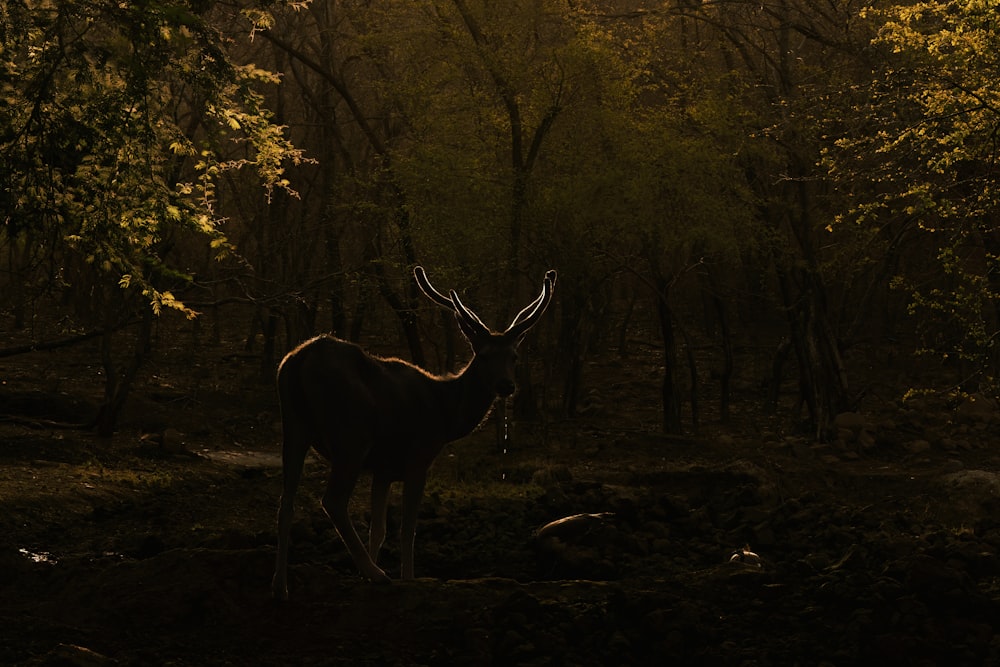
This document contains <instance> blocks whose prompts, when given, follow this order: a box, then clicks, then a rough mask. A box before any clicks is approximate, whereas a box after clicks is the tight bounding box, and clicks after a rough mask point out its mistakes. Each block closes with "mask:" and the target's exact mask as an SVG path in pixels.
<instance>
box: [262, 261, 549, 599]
mask: <svg viewBox="0 0 1000 667" xmlns="http://www.w3.org/2000/svg"><path fill="white" fill-rule="evenodd" d="M413 276H414V278H415V279H416V283H417V286H418V287H419V288H420V291H421V292H423V294H424V295H425V296H427V297H428V298H429V299H430V300H431V301H433V302H434V303H436V304H437V305H439V306H441V307H442V308H446V309H448V310H450V311H451V312H453V313H454V315H455V319H456V320H457V321H458V327H459V329H460V331H461V332H462V334H463V335H464V336H465V338H466V340H467V341H468V342H469V344H470V345H471V346H472V352H473V356H472V359H471V360H470V361H469V362H468V364H467V365H466V366H465V367H464V368H463V369H462V370H461V371H459V372H458V373H456V374H448V375H435V374H432V373H430V372H429V371H427V370H424V369H423V368H420V367H419V366H416V365H415V364H412V363H410V362H407V361H404V360H401V359H396V358H380V357H377V356H374V355H371V354H368V353H367V352H365V351H364V350H362V348H361V347H360V346H358V345H356V344H354V343H350V342H347V341H343V340H340V339H339V338H336V337H335V336H332V335H329V334H325V335H320V336H317V337H315V338H311V339H309V340H307V341H305V342H303V343H302V344H300V345H299V346H298V347H296V348H295V349H293V350H292V351H291V352H289V353H288V354H287V355H285V357H284V358H283V359H282V361H281V363H280V364H279V366H278V373H277V388H278V399H279V403H280V406H281V424H282V440H283V442H282V451H281V458H282V493H281V499H280V500H279V503H278V520H277V531H278V550H277V559H276V563H275V570H274V578H273V579H272V581H271V592H272V595H273V597H274V598H276V599H277V600H287V599H288V551H289V545H290V538H291V529H292V516H293V504H294V501H295V493H296V489H297V488H298V485H299V480H300V478H301V476H302V471H303V467H304V464H305V459H306V455H307V454H308V452H309V450H310V448H315V450H316V451H317V452H318V453H319V455H320V456H321V457H322V458H323V459H325V460H326V462H327V464H328V467H329V473H328V477H327V483H326V490H325V492H324V494H323V498H322V502H321V504H322V506H323V509H324V511H325V512H326V514H327V515H328V516H329V517H330V519H331V520H332V521H333V525H334V527H335V528H336V530H337V533H338V534H339V535H340V538H341V541H342V542H343V543H344V545H345V546H346V547H347V551H348V552H349V553H350V556H351V558H352V559H353V561H354V565H355V567H357V569H358V570H359V572H360V573H361V575H362V576H363V577H365V578H366V579H368V580H371V581H373V582H388V581H389V580H390V579H389V576H388V575H387V574H386V573H385V571H384V570H383V569H382V568H380V567H379V566H378V565H377V562H378V554H379V551H380V549H381V548H382V544H383V542H384V540H385V532H386V511H387V509H388V500H389V491H390V487H391V485H392V484H393V483H395V482H401V483H402V485H403V491H402V518H401V521H400V555H401V566H400V578H402V579H413V577H414V566H413V551H414V538H415V534H416V524H417V511H418V509H419V506H420V502H421V500H422V498H423V494H424V487H425V485H426V482H427V473H428V470H429V468H430V467H431V464H432V463H433V462H434V459H435V458H436V457H437V456H438V454H440V453H441V450H442V449H443V448H444V446H445V445H447V444H448V443H450V442H454V441H455V440H458V439H460V438H463V437H465V436H466V435H468V434H469V433H471V432H472V431H473V430H475V429H476V428H477V427H478V426H479V425H480V424H481V423H482V422H483V421H484V420H485V419H486V417H487V415H488V414H489V412H490V409H491V407H492V406H493V404H494V403H495V402H496V401H497V398H498V397H500V398H506V397H509V396H511V395H512V394H513V393H514V391H515V389H516V387H515V383H514V366H515V362H516V360H517V348H518V345H519V344H520V343H521V341H522V340H523V338H524V336H525V334H526V333H527V332H528V330H529V329H531V328H532V327H533V326H534V325H535V324H536V323H537V322H538V320H539V318H540V317H541V316H542V313H544V312H545V309H546V308H547V307H548V305H549V302H550V301H552V294H553V289H554V287H555V283H556V272H555V271H553V270H550V271H548V272H547V273H546V274H545V277H544V280H543V281H542V291H541V293H540V294H539V295H538V296H537V297H536V298H535V299H534V300H533V301H532V302H531V303H529V304H528V305H527V306H525V307H524V309H523V310H521V311H520V312H519V313H518V314H517V315H516V316H515V317H514V319H513V320H512V321H511V323H510V325H508V327H507V328H506V329H505V330H504V331H503V332H502V333H500V332H495V331H492V330H491V329H490V328H489V327H487V326H486V325H485V324H483V321H482V320H481V319H480V318H479V316H478V315H476V314H475V313H474V312H472V310H470V309H469V308H468V307H466V306H465V305H464V304H463V303H462V301H461V300H460V299H459V297H458V293H457V292H456V291H455V290H450V291H449V293H448V295H447V296H446V295H444V294H442V293H441V292H439V291H438V290H437V289H435V288H434V287H433V286H432V285H431V283H430V281H429V280H428V279H427V274H426V272H425V271H424V269H423V268H422V267H420V266H417V267H415V268H414V270H413ZM364 471H369V472H370V473H371V477H372V484H371V522H370V525H369V534H368V544H367V546H366V545H365V544H364V543H363V542H362V541H361V538H360V537H359V536H358V533H357V531H356V530H355V528H354V524H353V523H352V521H351V518H350V515H349V512H348V503H349V501H350V499H351V496H352V495H353V492H354V487H355V485H356V484H357V481H358V478H359V477H360V475H361V473H362V472H364Z"/></svg>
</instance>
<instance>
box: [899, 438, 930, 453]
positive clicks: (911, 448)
mask: <svg viewBox="0 0 1000 667" xmlns="http://www.w3.org/2000/svg"><path fill="white" fill-rule="evenodd" d="M903 447H904V448H905V449H906V451H908V452H910V453H911V454H919V453H921V452H926V451H930V448H931V443H929V442H927V441H926V440H910V441H909V442H907V443H906V444H904V445H903Z"/></svg>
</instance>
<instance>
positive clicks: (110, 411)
mask: <svg viewBox="0 0 1000 667" xmlns="http://www.w3.org/2000/svg"><path fill="white" fill-rule="evenodd" d="M215 20H225V21H232V20H235V17H232V16H228V15H225V14H216V13H214V12H213V11H211V9H210V6H209V5H206V4H205V3H201V2H171V3H162V2H161V3H150V2H141V3H119V2H110V1H107V0H71V1H68V2H58V3H56V2H48V1H45V0H39V1H29V0H25V1H23V2H15V3H8V4H7V5H6V6H5V9H4V10H3V12H2V13H0V37H2V38H3V39H2V41H3V44H4V49H3V51H2V52H0V54H2V57H0V105H2V109H3V113H2V114H0V157H2V164H3V165H4V168H3V171H2V173H0V184H2V189H3V192H4V196H3V199H2V201H0V206H2V211H0V218H2V220H3V228H2V229H0V243H2V245H3V246H4V250H5V253H6V255H7V257H8V260H9V262H10V264H11V265H12V267H13V271H12V274H13V278H12V280H11V282H10V283H9V284H8V285H7V289H8V290H9V292H10V293H11V294H12V296H13V297H14V300H15V305H14V309H15V315H14V317H15V323H16V324H21V323H23V317H20V316H19V315H18V314H17V312H18V310H19V309H20V308H23V307H24V306H25V304H26V302H27V301H28V300H29V299H32V298H36V295H35V294H29V293H28V290H27V287H26V286H27V285H28V284H32V285H34V286H35V288H36V289H37V290H40V291H41V292H48V293H51V292H67V293H70V294H72V296H73V297H74V298H76V299H78V300H80V301H81V303H80V307H79V309H78V310H79V312H80V313H82V314H84V318H83V319H84V320H85V323H87V324H90V325H92V326H98V327H100V328H101V330H102V331H103V336H104V342H103V345H102V349H103V350H104V352H103V353H102V356H103V358H104V364H105V370H106V373H105V377H106V386H105V400H104V404H103V406H102V408H101V412H100V414H99V415H98V417H97V419H96V426H97V428H98V430H99V432H101V433H102V434H109V433H110V432H111V431H112V430H113V428H114V424H115V422H116V419H117V415H118V413H119V411H120V410H121V407H122V405H123V404H124V401H125V398H126V396H127V395H128V390H129V387H130V385H131V382H132V380H133V378H134V377H135V374H136V371H137V369H138V365H139V364H140V363H141V361H142V359H143V357H144V355H145V353H146V351H147V350H148V347H149V331H150V318H151V316H154V315H159V314H160V313H161V312H162V311H163V310H164V309H175V310H178V311H180V312H182V313H184V314H185V315H187V316H188V317H194V316H195V315H196V313H195V311H194V310H193V309H191V308H189V307H187V306H185V305H184V303H183V301H182V299H180V298H178V296H177V295H176V294H175V293H176V292H177V290H179V289H184V287H185V286H187V285H189V284H190V283H191V281H192V277H191V276H190V275H189V274H187V273H185V272H184V271H181V270H179V269H178V267H177V266H176V265H174V264H172V262H171V260H172V252H173V251H174V249H175V248H176V247H178V245H180V244H182V242H183V241H184V239H186V238H188V237H190V236H192V235H195V236H198V237H200V238H202V239H203V240H204V242H205V243H207V244H208V245H209V246H210V247H211V249H212V250H213V252H214V253H215V255H216V257H219V258H222V257H225V256H226V253H228V252H230V251H231V250H232V247H231V244H230V243H229V241H228V240H227V238H226V235H225V233H224V231H223V224H224V220H223V219H222V218H221V217H220V216H219V214H218V212H217V210H216V202H217V192H218V187H219V181H220V177H221V176H222V175H224V174H227V173H230V172H233V171H234V170H239V169H242V168H249V169H252V170H254V172H255V173H256V174H257V176H258V178H259V179H260V182H261V183H262V184H263V185H264V187H265V188H267V189H268V190H273V189H274V188H287V187H288V185H289V184H288V182H287V181H286V180H285V179H284V177H283V174H282V172H283V168H284V165H285V164H286V163H287V162H296V161H298V160H299V159H301V154H300V152H299V151H298V150H296V149H295V148H294V147H292V146H291V145H290V144H289V143H288V141H287V140H286V139H285V137H284V135H283V130H282V128H281V127H279V126H277V125H275V124H274V123H273V122H272V121H271V116H270V113H269V112H268V111H267V109H266V108H265V107H264V106H263V105H262V97H261V95H260V93H259V92H258V88H259V87H260V86H262V85H267V84H272V83H274V82H275V77H274V75H272V74H271V73H269V72H266V71H263V70H261V69H259V68H257V67H255V66H253V65H240V64H237V63H235V62H234V61H233V60H232V59H231V58H230V57H229V55H228V53H227V51H226V46H227V42H226V40H224V39H222V38H221V33H220V31H219V29H218V28H217V27H216V26H215V24H214V23H213V21H215ZM60 267H61V268H60ZM67 271H73V272H75V273H74V275H73V278H74V279H73V280H72V281H70V280H68V279H67V278H68V276H67ZM132 322H138V323H140V326H139V334H138V336H137V337H136V341H135V348H134V352H133V353H132V354H131V355H127V357H128V359H129V361H128V362H127V363H125V365H124V368H122V369H120V370H119V368H118V365H117V364H116V363H115V362H114V360H113V354H112V350H113V347H114V346H113V345H112V341H111V337H112V335H113V334H114V332H115V331H117V330H119V329H120V328H121V327H123V326H126V325H128V324H130V323H132Z"/></svg>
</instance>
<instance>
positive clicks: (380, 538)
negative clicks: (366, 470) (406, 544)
mask: <svg viewBox="0 0 1000 667" xmlns="http://www.w3.org/2000/svg"><path fill="white" fill-rule="evenodd" d="M391 486H392V480H390V479H388V478H385V477H382V476H381V475H379V474H378V473H373V474H372V520H371V526H370V527H369V529H368V555H369V556H370V557H371V559H372V562H373V563H376V564H378V552H379V550H380V549H381V548H382V544H383V543H384V542H385V515H386V511H387V510H388V509H389V488H390V487H391Z"/></svg>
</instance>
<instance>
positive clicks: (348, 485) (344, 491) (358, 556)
mask: <svg viewBox="0 0 1000 667" xmlns="http://www.w3.org/2000/svg"><path fill="white" fill-rule="evenodd" d="M342 465H343V464H341V465H336V466H333V467H332V468H331V470H330V477H329V480H328V481H327V486H326V493H325V494H324V495H323V509H324V510H325V511H326V513H327V515H328V516H329V517H330V519H331V520H332V521H333V525H334V526H335V527H336V528H337V532H338V533H339V534H340V539H341V540H343V542H344V546H346V547H347V551H348V552H350V554H351V558H353V559H354V564H355V565H356V566H357V568H358V570H360V571H361V574H362V576H365V577H368V578H369V579H371V580H372V581H380V582H381V581H389V577H388V576H386V574H385V572H383V571H382V570H381V569H380V568H379V566H378V565H376V564H375V563H374V562H372V559H371V557H370V556H369V555H368V551H367V550H366V549H365V545H364V543H362V542H361V538H360V537H358V531H356V530H355V529H354V524H353V523H352V522H351V516H350V512H349V511H348V503H349V502H350V500H351V493H352V492H353V491H354V485H355V483H356V482H357V480H358V473H359V472H360V470H359V467H353V466H347V467H346V468H344V467H342Z"/></svg>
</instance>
